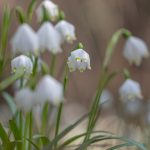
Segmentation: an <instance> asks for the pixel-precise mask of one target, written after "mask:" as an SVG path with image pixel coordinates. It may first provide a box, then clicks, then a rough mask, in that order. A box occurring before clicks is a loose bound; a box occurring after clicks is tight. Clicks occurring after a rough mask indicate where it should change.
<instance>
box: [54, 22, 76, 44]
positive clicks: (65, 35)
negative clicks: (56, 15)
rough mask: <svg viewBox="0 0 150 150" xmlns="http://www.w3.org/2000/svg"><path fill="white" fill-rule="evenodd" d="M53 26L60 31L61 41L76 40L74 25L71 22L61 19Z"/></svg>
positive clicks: (70, 41)
mask: <svg viewBox="0 0 150 150" xmlns="http://www.w3.org/2000/svg"><path fill="white" fill-rule="evenodd" d="M55 28H56V30H57V31H58V32H59V33H60V35H61V38H62V41H66V42H68V43H72V42H73V41H74V40H76V35H75V27H74V25H72V24H71V23H69V22H67V21H65V20H62V21H60V22H58V23H57V24H56V26H55Z"/></svg>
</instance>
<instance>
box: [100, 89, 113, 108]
mask: <svg viewBox="0 0 150 150" xmlns="http://www.w3.org/2000/svg"><path fill="white" fill-rule="evenodd" d="M100 106H101V107H102V108H104V109H109V108H111V107H112V106H113V96H112V94H111V93H110V91H108V90H107V89H104V90H103V92H102V94H101V97H100Z"/></svg>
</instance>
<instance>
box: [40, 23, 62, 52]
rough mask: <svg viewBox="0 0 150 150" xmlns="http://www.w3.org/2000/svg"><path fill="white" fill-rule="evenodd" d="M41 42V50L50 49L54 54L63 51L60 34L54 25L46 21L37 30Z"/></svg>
mask: <svg viewBox="0 0 150 150" xmlns="http://www.w3.org/2000/svg"><path fill="white" fill-rule="evenodd" d="M37 35H38V38H39V44H40V50H42V51H43V50H46V49H47V50H48V51H50V52H52V53H53V54H57V53H59V52H61V51H62V49H61V43H62V41H61V38H60V34H59V33H58V32H57V31H56V30H55V28H54V26H53V25H52V24H51V23H49V22H45V23H43V24H42V26H41V27H40V29H39V30H38V32H37Z"/></svg>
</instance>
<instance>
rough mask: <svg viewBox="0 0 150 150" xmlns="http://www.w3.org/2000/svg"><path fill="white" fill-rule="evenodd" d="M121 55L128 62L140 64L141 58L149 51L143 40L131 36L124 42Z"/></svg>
mask: <svg viewBox="0 0 150 150" xmlns="http://www.w3.org/2000/svg"><path fill="white" fill-rule="evenodd" d="M123 55H124V57H125V58H126V59H127V60H128V61H129V63H130V64H135V65H136V66H140V64H141V62H142V59H143V58H147V57H148V56H149V51H148V47H147V45H146V43H145V42H144V41H143V40H141V39H140V38H137V37H134V36H131V37H129V38H128V39H127V41H126V43H125V46H124V51H123Z"/></svg>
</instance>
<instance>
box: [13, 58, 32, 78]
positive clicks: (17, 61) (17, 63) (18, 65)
mask: <svg viewBox="0 0 150 150" xmlns="http://www.w3.org/2000/svg"><path fill="white" fill-rule="evenodd" d="M11 69H12V72H16V71H21V70H24V73H25V74H26V75H29V74H31V73H32V70H33V64H32V61H31V59H30V58H29V57H27V56H25V55H20V56H17V57H15V58H14V59H13V60H12V61H11Z"/></svg>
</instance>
